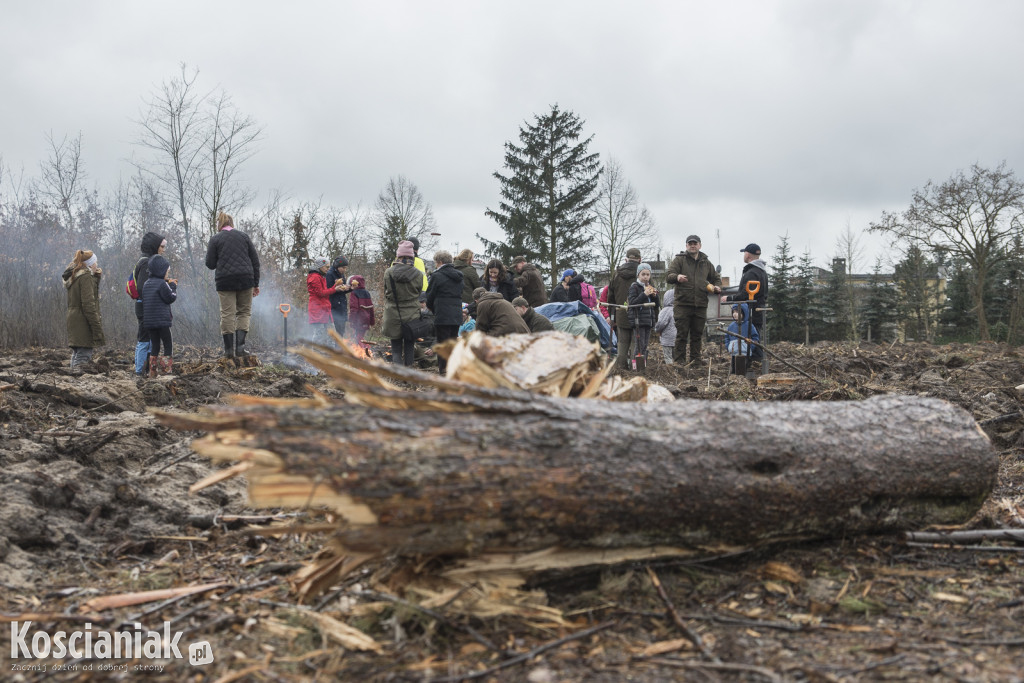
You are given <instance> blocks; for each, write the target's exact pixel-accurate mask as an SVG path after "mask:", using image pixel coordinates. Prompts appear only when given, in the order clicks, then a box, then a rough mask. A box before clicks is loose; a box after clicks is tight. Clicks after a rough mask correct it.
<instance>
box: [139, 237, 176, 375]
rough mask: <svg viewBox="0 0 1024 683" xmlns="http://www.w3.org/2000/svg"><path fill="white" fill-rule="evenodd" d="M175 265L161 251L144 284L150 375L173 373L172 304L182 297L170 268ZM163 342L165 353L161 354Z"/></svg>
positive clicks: (150, 261)
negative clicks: (161, 355) (172, 277)
mask: <svg viewBox="0 0 1024 683" xmlns="http://www.w3.org/2000/svg"><path fill="white" fill-rule="evenodd" d="M170 267H171V264H170V262H169V261H168V260H167V259H165V258H164V257H163V256H161V255H160V254H154V255H153V256H152V257H150V259H149V278H148V279H147V280H146V283H145V284H144V285H142V326H143V327H144V328H145V329H147V330H149V342H150V349H149V376H150V377H156V376H157V375H159V374H165V375H167V374H170V373H171V371H172V369H173V367H172V366H173V364H174V361H173V360H172V359H171V320H172V318H173V316H172V315H171V304H173V303H174V302H175V301H176V300H177V299H178V281H177V280H172V279H171V278H170V274H169V273H168V271H169V270H170ZM161 343H163V347H164V355H163V358H161V357H160V345H161Z"/></svg>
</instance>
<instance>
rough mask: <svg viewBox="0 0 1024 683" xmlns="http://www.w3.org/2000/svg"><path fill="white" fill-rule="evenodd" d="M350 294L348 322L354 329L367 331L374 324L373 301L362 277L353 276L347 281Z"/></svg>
mask: <svg viewBox="0 0 1024 683" xmlns="http://www.w3.org/2000/svg"><path fill="white" fill-rule="evenodd" d="M348 282H349V284H350V285H352V292H351V293H349V295H348V310H349V320H350V322H351V323H352V326H353V327H355V328H356V329H362V330H368V329H370V328H371V327H373V324H374V323H375V322H376V316H375V315H374V309H373V299H372V298H371V297H370V293H369V292H368V291H366V280H365V279H363V276H362V275H353V276H352V277H350V278H349V279H348Z"/></svg>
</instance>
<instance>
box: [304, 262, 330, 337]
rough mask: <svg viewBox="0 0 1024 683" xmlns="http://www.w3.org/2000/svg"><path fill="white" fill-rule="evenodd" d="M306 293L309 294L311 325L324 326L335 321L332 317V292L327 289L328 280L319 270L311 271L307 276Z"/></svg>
mask: <svg viewBox="0 0 1024 683" xmlns="http://www.w3.org/2000/svg"><path fill="white" fill-rule="evenodd" d="M306 291H307V292H309V324H310V325H323V324H324V323H330V322H333V321H334V318H332V317H331V292H332V290H330V289H327V278H326V277H325V276H324V274H323V273H321V272H320V271H319V270H311V271H309V275H307V276H306Z"/></svg>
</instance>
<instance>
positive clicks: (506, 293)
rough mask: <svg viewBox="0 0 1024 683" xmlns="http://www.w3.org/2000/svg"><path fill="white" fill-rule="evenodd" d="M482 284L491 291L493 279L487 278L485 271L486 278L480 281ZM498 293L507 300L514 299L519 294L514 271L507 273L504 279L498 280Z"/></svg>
mask: <svg viewBox="0 0 1024 683" xmlns="http://www.w3.org/2000/svg"><path fill="white" fill-rule="evenodd" d="M480 286H481V287H483V288H484V289H486V290H487V291H488V292H489V291H491V281H490V280H489V279H487V273H484V278H483V279H482V280H481V281H480ZM497 291H498V294H501V296H502V297H504V299H505V301H512V300H513V299H515V298H516V297H517V296H519V290H518V289H516V283H515V280H513V279H512V273H505V279H504V280H498V285H497Z"/></svg>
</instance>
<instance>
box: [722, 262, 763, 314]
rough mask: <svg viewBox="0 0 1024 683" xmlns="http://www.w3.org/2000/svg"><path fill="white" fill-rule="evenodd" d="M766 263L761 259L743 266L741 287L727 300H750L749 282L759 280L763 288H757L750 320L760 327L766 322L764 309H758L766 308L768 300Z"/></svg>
mask: <svg viewBox="0 0 1024 683" xmlns="http://www.w3.org/2000/svg"><path fill="white" fill-rule="evenodd" d="M766 267H767V266H766V264H765V262H764V261H762V260H761V259H756V260H754V261H751V262H750V263H748V264H747V265H745V266H743V277H741V278H740V289H739V291H738V292H736V293H735V294H730V295H729V296H728V297H727V299H726V300H727V301H748V300H749V295H748V294H747V283H748V282H759V283H761V288H760V289H758V290H757V294H755V295H754V309H755V310H752V311H751V312H750V320H751V322H753V323H754V324H755V325H757V326H758V327H760V326H761V325H762V324H763V323H764V311H758V310H756V309H758V308H764V306H765V304H766V303H767V301H768V271H767V270H766Z"/></svg>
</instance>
